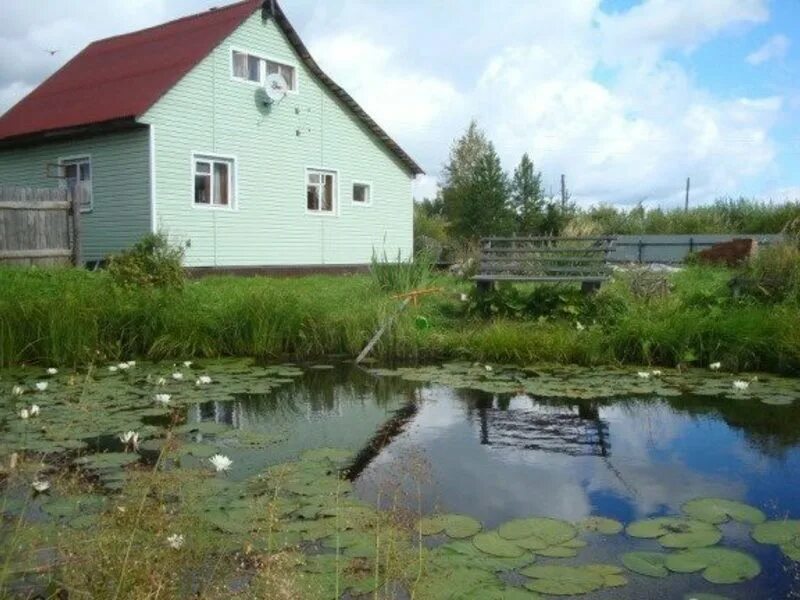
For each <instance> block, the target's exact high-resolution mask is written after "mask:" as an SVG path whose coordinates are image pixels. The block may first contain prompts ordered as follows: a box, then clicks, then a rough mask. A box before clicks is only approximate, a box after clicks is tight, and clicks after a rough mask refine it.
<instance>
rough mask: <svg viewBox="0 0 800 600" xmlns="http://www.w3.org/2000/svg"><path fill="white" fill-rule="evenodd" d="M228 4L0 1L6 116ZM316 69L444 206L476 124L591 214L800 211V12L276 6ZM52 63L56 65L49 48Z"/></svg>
mask: <svg viewBox="0 0 800 600" xmlns="http://www.w3.org/2000/svg"><path fill="white" fill-rule="evenodd" d="M220 3H221V0H216V1H215V0H84V3H83V4H82V7H83V8H82V10H81V14H80V15H77V14H76V12H75V11H74V10H73V9H72V8H71V7H70V6H69V4H68V3H64V2H62V1H61V0H38V1H37V2H36V3H31V2H29V1H28V0H6V1H5V2H3V3H2V5H1V6H0V111H2V110H4V109H5V108H7V107H9V106H10V105H11V104H13V103H14V102H15V101H17V100H18V99H19V98H21V97H22V96H23V95H24V94H25V93H26V92H27V91H28V90H30V89H31V88H32V87H33V86H35V85H36V84H37V83H39V82H40V81H41V80H42V79H44V78H45V77H46V76H47V75H49V74H50V73H52V72H53V70H55V69H56V68H58V67H59V66H60V65H61V64H63V63H64V62H65V61H66V60H68V59H69V58H70V57H71V56H73V55H74V54H75V53H76V52H78V51H79V50H80V49H81V48H82V47H83V46H85V45H86V44H88V43H89V42H90V41H92V40H93V39H97V38H100V37H106V36H109V35H114V34H117V33H121V32H125V31H130V30H133V29H138V28H141V27H145V26H149V25H153V24H156V23H159V22H162V21H165V20H168V19H171V18H175V17H179V16H183V15H185V14H191V13H193V12H198V11H202V10H205V9H207V8H209V7H210V6H213V5H216V4H220ZM282 6H283V7H284V10H285V11H286V12H287V14H288V15H289V17H290V19H291V20H292V22H293V23H294V25H295V27H296V28H297V29H298V30H299V32H300V34H301V35H302V36H303V38H304V40H305V41H306V43H307V45H308V46H309V47H310V49H311V51H312V53H313V54H314V56H315V57H316V58H317V60H318V61H319V62H320V63H321V64H322V65H323V68H325V69H326V70H327V71H328V72H329V74H331V75H332V76H333V77H334V79H336V80H337V81H338V82H339V83H340V84H342V85H343V86H344V87H345V88H347V89H348V91H350V92H351V94H352V95H353V96H354V97H355V98H356V99H357V100H358V101H359V102H360V103H361V104H362V105H363V106H364V107H365V108H366V109H367V111H368V112H369V113H370V114H372V115H373V116H374V117H375V118H376V120H377V121H378V122H379V123H381V125H383V126H384V127H385V128H386V129H387V130H388V131H389V132H390V133H391V134H392V135H393V136H394V137H395V138H396V139H397V140H398V141H399V142H400V143H401V144H402V145H403V146H404V148H405V149H406V150H407V151H408V152H410V153H411V154H412V155H413V156H414V157H415V158H416V159H417V160H418V162H420V163H421V164H422V165H423V167H424V168H425V170H426V171H427V173H428V175H427V176H425V177H423V178H421V179H420V180H419V181H418V182H417V183H416V184H415V194H416V195H417V196H418V197H421V196H425V195H432V194H434V193H435V192H436V183H437V180H438V174H439V171H440V169H441V166H442V164H443V163H444V161H445V160H446V159H447V155H448V151H449V148H450V144H451V143H452V140H453V139H454V138H455V137H456V136H458V135H459V134H460V133H461V132H462V131H463V130H464V129H465V127H466V126H467V124H468V122H469V120H470V119H472V118H475V119H477V120H478V122H479V124H480V125H481V126H482V127H483V128H484V129H485V131H486V132H487V134H488V135H489V137H490V138H491V139H492V140H493V142H494V143H495V146H496V147H497V150H498V152H499V153H500V156H501V158H502V160H503V162H504V164H505V166H506V168H507V169H509V170H511V169H513V167H514V165H515V164H516V162H517V161H518V160H519V157H520V155H521V154H522V153H523V152H529V153H530V155H531V156H532V158H533V159H534V162H535V163H536V165H537V166H538V167H539V168H540V169H542V171H543V173H544V179H545V181H546V182H547V185H549V186H550V185H552V186H553V188H555V187H557V181H558V178H559V176H560V174H561V173H565V174H566V176H567V181H568V185H569V187H570V189H571V191H572V193H573V197H574V198H575V199H576V200H577V201H578V202H580V203H582V204H592V203H599V202H605V203H611V204H616V205H622V206H630V205H633V204H635V203H637V202H644V203H645V204H647V205H651V206H652V205H661V206H673V205H677V204H679V203H680V202H682V194H683V186H684V183H685V178H686V177H687V176H691V178H692V190H693V191H692V201H693V202H695V203H703V202H710V201H712V200H713V199H714V198H716V197H719V196H726V195H734V196H738V195H747V196H757V197H760V198H764V199H774V200H783V199H786V198H795V199H800V168H798V166H800V1H798V0H559V1H558V2H556V1H553V0H524V1H523V0H493V1H492V2H480V1H478V0H411V1H410V0H325V1H324V2H323V1H321V0H284V1H283V2H282ZM47 48H52V49H57V50H58V52H57V53H56V54H55V55H54V56H50V55H49V54H48V53H47V52H45V49H47Z"/></svg>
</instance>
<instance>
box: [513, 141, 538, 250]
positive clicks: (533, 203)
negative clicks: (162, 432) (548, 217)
mask: <svg viewBox="0 0 800 600" xmlns="http://www.w3.org/2000/svg"><path fill="white" fill-rule="evenodd" d="M511 204H512V206H513V208H514V213H515V217H516V220H517V227H516V231H517V233H519V234H520V235H536V234H539V233H541V232H542V225H543V222H544V214H543V209H544V189H543V188H542V174H541V173H540V172H539V171H536V170H535V169H534V166H533V161H531V159H530V157H529V156H528V154H527V152H526V153H525V154H523V155H522V159H521V160H520V162H519V166H518V167H517V168H516V169H515V170H514V177H513V179H512V180H511Z"/></svg>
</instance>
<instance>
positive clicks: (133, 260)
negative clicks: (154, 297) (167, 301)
mask: <svg viewBox="0 0 800 600" xmlns="http://www.w3.org/2000/svg"><path fill="white" fill-rule="evenodd" d="M183 255H184V249H183V248H182V247H180V246H173V245H171V244H170V243H169V240H168V239H167V236H166V235H165V234H163V233H151V234H148V235H146V236H145V237H143V238H142V239H141V240H140V241H138V242H137V243H136V244H135V245H134V246H133V248H131V249H130V250H126V251H124V252H122V253H121V254H118V255H115V256H112V257H111V258H110V259H109V262H108V273H109V274H110V275H111V278H112V279H113V280H114V281H115V282H117V283H118V284H119V285H122V286H128V287H161V288H180V287H182V286H183V283H184V278H185V275H184V271H183Z"/></svg>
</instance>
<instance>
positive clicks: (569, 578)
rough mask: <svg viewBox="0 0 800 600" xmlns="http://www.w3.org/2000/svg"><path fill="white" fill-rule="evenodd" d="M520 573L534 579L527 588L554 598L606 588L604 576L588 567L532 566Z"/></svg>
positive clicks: (528, 583)
mask: <svg viewBox="0 0 800 600" xmlns="http://www.w3.org/2000/svg"><path fill="white" fill-rule="evenodd" d="M520 573H522V575H525V576H526V577H530V578H532V581H529V582H527V583H526V584H525V587H526V588H528V589H529V590H532V591H534V592H539V593H542V594H548V595H553V596H576V595H579V594H588V593H589V592H594V591H596V590H599V589H601V588H603V587H605V579H604V576H603V575H602V574H601V573H598V572H596V571H592V570H590V569H589V568H587V567H562V566H556V565H531V566H530V567H525V568H524V569H522V570H521V571H520Z"/></svg>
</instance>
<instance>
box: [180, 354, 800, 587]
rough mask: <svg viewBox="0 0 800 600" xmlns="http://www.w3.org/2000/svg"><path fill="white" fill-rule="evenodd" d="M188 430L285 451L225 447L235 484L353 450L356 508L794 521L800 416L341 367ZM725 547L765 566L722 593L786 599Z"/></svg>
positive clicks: (747, 543) (779, 578)
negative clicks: (394, 488) (705, 501)
mask: <svg viewBox="0 0 800 600" xmlns="http://www.w3.org/2000/svg"><path fill="white" fill-rule="evenodd" d="M190 419H193V420H213V421H216V422H224V423H228V424H230V425H232V426H233V427H236V428H239V429H244V430H253V431H258V432H264V433H272V434H275V435H277V436H278V437H280V440H281V442H280V443H278V444H275V445H272V446H270V447H268V448H266V449H263V448H262V449H249V450H248V449H231V451H230V453H229V454H230V455H231V456H232V458H233V459H234V460H235V461H236V462H237V465H238V466H239V467H240V468H241V467H244V468H241V470H239V471H237V473H238V474H240V475H241V476H248V475H250V474H255V473H257V472H259V471H261V470H262V469H263V468H264V466H265V465H267V464H271V463H276V462H282V461H285V460H291V459H294V458H296V457H297V456H298V455H299V454H300V453H301V452H302V451H303V450H304V449H307V448H316V447H322V446H330V447H337V448H348V449H351V450H353V451H354V453H355V454H356V459H355V461H354V463H353V465H352V466H351V469H350V473H349V476H350V478H351V479H352V480H354V482H355V485H356V489H357V491H358V493H359V495H360V496H361V497H362V498H364V499H366V500H370V501H377V499H378V497H379V496H380V497H382V498H387V497H388V496H387V495H386V494H383V495H381V494H380V493H379V492H380V491H381V489H382V486H384V485H385V484H386V482H387V481H390V482H391V483H392V485H400V486H403V487H405V488H406V494H405V497H407V498H409V499H410V501H413V504H412V505H411V506H413V508H414V509H416V507H417V502H419V503H420V506H421V507H422V510H423V511H425V512H430V511H433V510H436V509H441V510H445V511H452V512H460V513H465V514H469V515H472V516H474V517H476V518H478V519H480V520H481V521H483V522H484V523H485V525H486V526H487V527H490V528H491V527H495V526H497V525H499V524H500V523H502V522H505V521H507V520H509V519H512V518H515V517H524V516H530V515H547V516H553V517H560V518H564V519H568V520H571V521H577V520H580V519H583V518H585V517H587V516H589V515H592V514H600V515H605V516H609V517H614V518H617V519H620V520H622V521H624V522H630V521H633V520H635V519H638V518H643V517H647V516H652V515H660V514H674V513H677V512H679V510H680V506H681V504H683V503H684V502H685V501H686V500H689V499H691V498H695V497H698V496H722V497H725V498H730V499H738V500H742V501H744V502H747V503H750V504H754V505H757V506H759V507H760V508H762V509H763V510H765V512H767V513H768V514H769V515H770V516H773V517H778V516H780V517H783V516H789V517H791V518H799V517H800V484H798V483H797V475H796V474H797V473H798V472H800V402H796V403H795V405H793V406H780V407H775V406H767V405H763V404H758V403H753V402H735V401H722V400H716V399H708V398H690V397H681V398H668V399H653V398H627V399H620V400H615V401H603V402H588V401H569V400H553V399H541V398H532V397H530V396H527V395H492V394H487V393H485V392H476V391H469V390H453V389H450V388H446V387H443V386H424V385H423V386H420V385H418V384H412V383H408V382H403V381H402V380H399V379H397V378H377V377H373V376H372V375H369V374H368V373H365V372H363V371H361V370H358V369H352V368H345V367H340V368H337V369H332V370H321V371H309V372H308V374H307V375H306V376H305V377H303V378H301V379H299V380H298V381H297V382H296V383H294V384H291V385H287V386H284V387H281V388H279V389H277V390H274V391H273V392H272V393H269V394H262V395H242V396H239V397H237V398H236V400H235V401H233V402H226V403H208V404H205V405H201V406H198V407H197V408H196V409H195V412H194V413H193V414H191V415H190ZM417 456H422V457H423V458H424V461H425V463H426V464H427V473H428V476H429V480H426V483H425V485H424V486H421V487H420V488H419V489H420V490H421V493H422V497H421V498H416V497H415V493H416V490H417V489H418V488H417V483H418V482H417V481H415V480H414V477H413V474H410V475H409V474H408V471H409V470H410V465H411V463H413V462H414V461H412V460H410V459H409V457H417ZM237 476H239V475H237ZM392 497H393V498H397V497H398V496H397V495H392ZM725 539H726V544H727V545H730V546H735V547H740V548H743V549H745V550H747V551H748V552H751V553H753V554H754V555H756V557H757V558H758V559H759V560H760V561H761V562H762V565H763V566H764V573H763V574H762V575H761V576H760V577H759V578H757V579H755V580H753V581H752V582H750V583H748V584H744V585H742V586H736V589H735V590H728V589H726V590H725V593H726V595H728V596H729V597H731V598H770V597H774V598H783V597H785V596H786V594H787V593H788V590H789V587H790V585H791V581H790V578H789V577H787V576H786V575H785V573H784V570H783V567H782V565H781V560H782V559H781V555H780V552H779V551H778V550H777V549H776V548H773V547H766V546H757V545H754V544H753V543H752V542H751V540H750V538H749V534H748V532H747V530H746V529H744V528H737V526H726V528H725ZM638 543H639V542H635V541H632V540H630V539H626V538H625V537H624V536H618V538H614V539H608V540H605V541H603V543H598V544H591V545H590V547H589V548H587V549H585V550H584V551H582V553H581V560H582V561H584V562H585V561H601V562H603V561H610V562H617V557H618V554H619V553H620V552H624V551H628V550H631V549H632V547H631V544H634V545H636V544H638ZM648 544H649V545H648ZM656 547H657V544H655V545H654V543H653V542H646V543H644V544H643V548H646V549H655V548H656ZM634 579H635V578H634ZM648 586H649V587H648ZM668 586H669V587H664V589H663V590H662V591H663V595H662V597H665V598H673V597H677V598H680V597H682V596H683V593H684V592H687V591H704V590H706V591H711V588H709V586H708V585H706V584H704V582H703V581H702V579H700V578H699V577H697V576H686V577H683V576H673V577H670V578H669V584H668ZM704 586H705V587H704ZM716 591H719V590H716ZM652 592H653V588H652V582H648V581H640V580H635V581H633V582H632V584H631V585H630V586H629V587H628V588H626V590H625V591H624V592H622V591H620V592H618V593H617V592H615V595H613V596H605V597H614V598H645V597H647V598H650V597H655V596H653V595H652ZM597 597H603V596H602V595H600V596H597Z"/></svg>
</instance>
